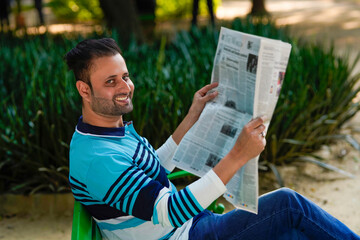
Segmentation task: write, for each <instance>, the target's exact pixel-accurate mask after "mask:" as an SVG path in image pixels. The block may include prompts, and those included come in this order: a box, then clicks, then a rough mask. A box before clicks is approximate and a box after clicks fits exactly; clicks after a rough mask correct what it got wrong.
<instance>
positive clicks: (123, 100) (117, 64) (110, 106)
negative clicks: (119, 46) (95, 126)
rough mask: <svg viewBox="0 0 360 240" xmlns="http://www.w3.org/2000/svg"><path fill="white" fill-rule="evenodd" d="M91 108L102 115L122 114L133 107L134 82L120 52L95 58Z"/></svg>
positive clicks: (92, 68) (91, 71) (92, 74)
mask: <svg viewBox="0 0 360 240" xmlns="http://www.w3.org/2000/svg"><path fill="white" fill-rule="evenodd" d="M92 63H93V65H92V67H91V70H90V81H91V85H92V90H91V100H90V107H91V109H92V110H93V111H94V112H95V113H97V114H99V115H101V116H109V117H114V116H122V115H124V114H126V113H129V112H131V111H132V109H133V105H132V102H131V100H132V97H133V93H134V84H133V82H132V81H131V80H130V78H129V72H128V70H127V67H126V64H125V60H124V58H123V57H122V56H121V55H120V54H116V55H114V56H109V57H101V58H98V59H95V60H93V62H92Z"/></svg>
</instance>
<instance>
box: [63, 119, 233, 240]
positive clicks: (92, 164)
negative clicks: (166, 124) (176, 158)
mask: <svg viewBox="0 0 360 240" xmlns="http://www.w3.org/2000/svg"><path fill="white" fill-rule="evenodd" d="M176 148H177V145H176V143H175V142H174V140H173V139H172V137H170V138H169V139H168V140H167V141H166V143H165V144H164V145H163V146H161V147H160V148H159V149H158V150H157V151H155V150H154V148H153V147H152V146H151V145H150V144H149V142H148V141H147V140H146V139H145V138H143V137H141V136H139V135H138V134H137V133H136V131H135V129H134V127H133V124H132V122H128V123H125V126H124V127H120V128H104V127H97V126H92V125H89V124H86V123H84V122H83V121H82V118H80V119H79V123H78V125H77V126H76V131H75V133H74V135H73V138H72V140H71V144H70V176H69V181H70V185H71V189H72V192H73V195H74V197H75V199H76V200H77V201H79V202H80V203H82V204H83V205H84V206H85V208H86V209H87V210H88V211H89V212H90V214H91V215H92V216H93V218H94V219H95V221H96V222H97V224H98V226H99V228H100V230H101V233H102V236H103V238H104V239H125V240H128V239H129V240H130V239H132V240H133V239H147V240H151V239H171V240H173V239H188V232H189V230H190V227H191V224H192V218H193V217H194V216H196V215H197V214H198V213H200V212H201V211H203V210H204V209H205V208H206V207H208V206H209V205H210V204H211V202H212V201H214V200H215V199H217V198H218V197H219V196H221V195H222V194H223V193H224V192H225V190H226V188H225V186H224V184H223V183H222V181H221V180H220V179H219V177H218V176H217V175H216V174H215V173H214V172H213V171H212V170H211V171H209V172H208V173H207V174H206V175H205V176H204V177H202V178H200V179H199V180H197V181H195V182H194V183H192V184H190V185H189V186H187V187H185V188H184V189H182V190H180V191H177V190H176V188H175V187H174V186H173V184H172V183H171V182H170V181H169V180H168V179H167V174H168V173H170V172H171V171H172V170H173V169H174V167H175V166H174V165H173V164H172V163H171V158H172V157H173V155H174V153H175V150H176Z"/></svg>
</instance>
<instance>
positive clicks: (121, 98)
mask: <svg viewBox="0 0 360 240" xmlns="http://www.w3.org/2000/svg"><path fill="white" fill-rule="evenodd" d="M128 98H129V96H128V95H126V96H121V97H120V96H119V97H116V98H115V100H116V101H125V100H127V99H128Z"/></svg>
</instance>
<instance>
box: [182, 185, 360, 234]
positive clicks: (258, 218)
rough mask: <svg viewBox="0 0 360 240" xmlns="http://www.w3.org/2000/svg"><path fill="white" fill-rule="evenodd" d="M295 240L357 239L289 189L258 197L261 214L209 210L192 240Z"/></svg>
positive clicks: (199, 219)
mask: <svg viewBox="0 0 360 240" xmlns="http://www.w3.org/2000/svg"><path fill="white" fill-rule="evenodd" d="M201 239H206V240H212V239H220V240H235V239H241V240H247V239H251V240H261V239H265V240H272V239H276V240H296V239H316V240H323V239H326V240H327V239H337V240H346V239H357V240H360V237H359V236H358V235H356V234H355V233H354V232H352V231H351V230H350V229H349V228H348V227H346V226H345V225H344V224H343V223H341V222H340V221H339V220H337V219H336V218H334V217H333V216H331V215H330V214H328V213H327V212H325V211H324V210H322V209H321V208H320V207H318V206H317V205H316V204H315V203H313V202H311V201H310V200H308V199H306V198H305V197H303V196H302V195H300V194H298V193H296V192H295V191H293V190H290V189H287V188H281V189H279V190H276V191H273V192H271V193H268V194H265V195H263V196H261V197H260V198H259V211H258V215H255V214H253V213H249V212H246V211H243V210H233V211H231V212H228V213H226V214H223V215H220V214H214V213H212V212H210V211H208V210H205V211H203V212H201V213H200V214H199V215H197V216H196V217H194V219H193V225H192V227H191V229H190V232H189V240H201Z"/></svg>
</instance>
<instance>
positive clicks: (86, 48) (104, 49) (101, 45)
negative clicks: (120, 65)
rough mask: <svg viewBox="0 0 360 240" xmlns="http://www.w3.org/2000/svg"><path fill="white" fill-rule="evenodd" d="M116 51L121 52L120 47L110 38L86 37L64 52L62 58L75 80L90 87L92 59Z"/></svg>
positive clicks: (112, 53)
mask: <svg viewBox="0 0 360 240" xmlns="http://www.w3.org/2000/svg"><path fill="white" fill-rule="evenodd" d="M118 53H119V54H121V50H120V47H119V46H118V45H117V43H116V42H115V40H114V39H112V38H101V39H86V40H83V41H81V42H79V43H78V44H77V45H76V46H75V47H74V48H73V49H71V50H70V51H69V52H68V53H66V54H65V56H64V59H65V61H66V64H67V65H68V67H69V69H70V70H72V71H73V73H74V76H75V79H76V81H79V80H81V81H83V82H85V83H87V84H88V85H89V86H90V88H92V86H91V82H90V68H91V65H92V61H93V60H95V59H97V58H100V57H107V56H114V55H116V54H118Z"/></svg>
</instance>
